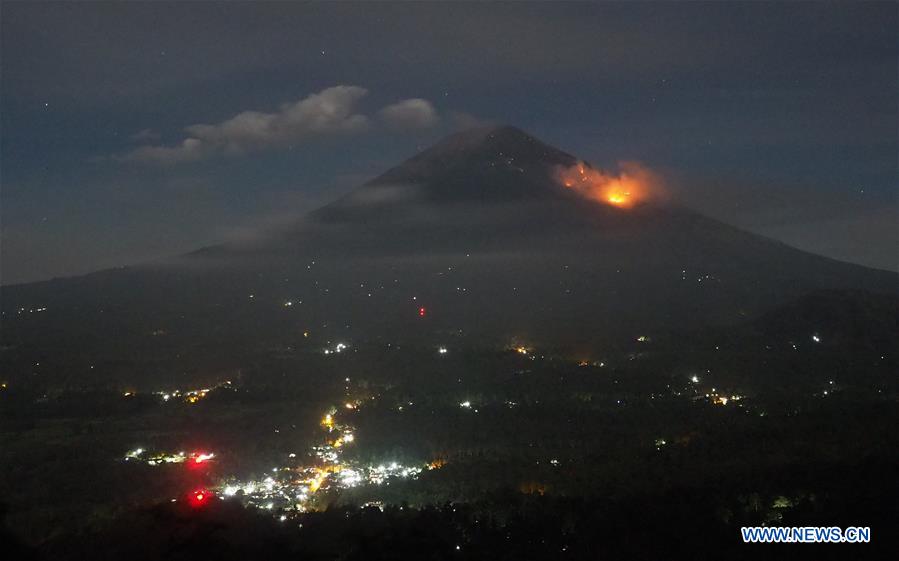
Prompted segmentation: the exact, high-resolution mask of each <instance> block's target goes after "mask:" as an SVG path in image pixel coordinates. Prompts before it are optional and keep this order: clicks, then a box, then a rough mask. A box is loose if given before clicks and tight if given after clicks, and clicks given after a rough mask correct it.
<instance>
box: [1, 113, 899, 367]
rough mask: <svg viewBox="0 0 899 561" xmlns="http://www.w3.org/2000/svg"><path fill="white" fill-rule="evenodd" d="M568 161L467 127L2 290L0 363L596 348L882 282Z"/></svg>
mask: <svg viewBox="0 0 899 561" xmlns="http://www.w3.org/2000/svg"><path fill="white" fill-rule="evenodd" d="M575 162H576V159H575V158H574V156H571V155H569V154H566V153H564V152H562V151H560V150H557V149H555V148H552V147H550V146H547V145H545V144H543V143H542V142H540V141H539V140H537V139H535V138H533V137H531V136H529V135H527V134H526V133H524V132H522V131H520V130H518V129H515V128H513V127H498V128H488V129H477V130H474V131H468V132H464V133H460V134H457V135H454V136H451V137H448V138H447V139H445V140H444V141H442V142H440V143H438V144H437V145H435V146H434V147H432V148H430V149H428V150H425V151H423V152H422V153H420V154H418V155H417V156H415V157H413V158H411V159H410V160H408V161H406V162H405V163H403V164H401V165H399V166H397V167H395V168H393V169H391V170H388V171H387V172H385V173H384V174H383V175H381V176H379V177H378V178H376V179H374V180H372V181H370V182H368V183H366V184H365V185H362V186H361V187H359V188H358V189H357V190H355V191H353V192H351V193H350V194H348V195H347V196H346V197H343V198H342V199H340V200H338V201H335V202H334V203H332V204H330V205H327V206H325V207H323V208H322V209H320V210H318V211H316V212H313V213H312V214H310V215H309V216H308V217H307V219H305V220H303V221H301V222H300V223H298V224H297V225H296V227H295V228H293V229H291V230H290V231H289V232H286V233H281V234H278V235H275V236H272V237H270V238H268V239H265V240H263V241H260V242H258V243H255V244H252V245H240V246H237V245H221V246H216V247H211V248H206V249H204V250H201V251H198V252H195V253H193V254H190V255H187V256H183V257H181V258H178V259H174V260H172V261H171V262H167V263H157V264H152V265H146V266H140V267H131V268H124V269H119V270H112V271H103V272H99V273H95V274H92V275H87V276H84V277H78V278H73V279H59V280H53V281H48V282H43V283H34V284H31V285H20V286H11V287H4V288H3V289H2V290H3V298H2V310H3V326H2V330H3V331H2V334H3V344H4V350H3V352H2V355H0V358H2V363H0V364H2V366H3V367H4V370H5V371H11V372H14V373H15V374H16V375H19V376H26V375H27V376H35V375H34V374H31V370H32V368H31V365H33V364H34V363H36V362H40V363H41V364H43V365H44V366H43V367H42V368H52V366H47V365H53V364H54V362H55V361H60V363H59V364H58V368H59V369H62V370H65V371H66V372H70V371H74V372H77V374H72V375H71V376H68V375H67V379H72V380H84V379H85V377H86V376H93V374H92V372H91V370H97V369H96V368H94V369H89V366H91V365H94V366H96V365H97V364H98V363H103V364H105V366H104V368H103V372H104V376H107V377H115V376H118V375H120V374H121V373H122V372H123V371H125V370H127V371H128V375H129V376H132V377H135V376H137V377H140V376H150V377H152V376H158V375H159V373H160V372H161V371H163V370H167V369H172V368H175V369H179V370H180V371H185V370H190V369H192V368H193V369H205V370H213V369H215V368H220V369H221V368H233V367H239V366H240V365H241V364H244V363H245V361H246V360H248V359H247V357H251V356H258V355H259V354H260V353H261V354H264V353H266V352H271V351H272V350H279V352H280V350H283V349H287V348H290V349H298V348H307V349H310V350H311V349H321V348H322V347H323V346H325V345H327V344H329V342H333V341H337V340H349V341H353V342H362V341H373V342H384V343H387V342H399V341H407V340H424V341H426V342H428V343H429V344H436V343H442V342H446V341H448V340H456V339H459V338H464V339H465V340H467V341H477V342H480V343H484V342H486V343H488V344H495V343H502V342H504V341H506V342H508V341H511V340H525V341H530V342H532V343H534V344H538V345H541V346H550V345H551V346H558V347H563V348H578V349H584V348H588V349H591V348H592V349H595V348H603V347H607V346H609V345H614V344H616V342H618V341H621V340H629V339H632V338H633V337H634V336H636V335H638V334H645V333H651V332H657V331H662V330H672V329H692V328H696V327H700V326H704V325H717V324H732V323H738V322H742V321H745V320H747V319H749V318H753V317H756V316H759V315H760V314H762V313H764V312H766V311H768V310H771V309H774V308H776V307H778V306H781V305H783V304H786V303H789V302H790V301H792V300H795V299H796V298H799V297H801V296H802V295H804V294H806V293H809V292H811V291H814V290H819V289H854V290H868V291H874V292H887V293H895V291H896V289H897V278H899V277H897V275H896V274H893V273H888V272H884V271H876V270H871V269H866V268H864V267H860V266H855V265H850V264H846V263H840V262H837V261H834V260H831V259H827V258H824V257H820V256H816V255H812V254H808V253H804V252H802V251H799V250H796V249H793V248H790V247H788V246H786V245H784V244H781V243H779V242H776V241H773V240H769V239H766V238H763V237H760V236H756V235H753V234H750V233H748V232H744V231H741V230H739V229H737V228H734V227H731V226H728V225H725V224H722V223H720V222H718V221H716V220H713V219H710V218H707V217H704V216H702V215H700V214H697V213H695V212H693V211H690V210H687V209H683V208H679V207H677V206H672V205H665V204H654V203H646V204H642V205H638V206H635V207H633V208H629V209H621V208H617V207H614V206H608V205H604V204H600V203H597V202H595V201H591V200H587V199H584V198H582V197H580V196H578V195H576V194H575V193H574V192H572V191H571V190H569V189H566V188H565V187H564V186H562V185H561V184H560V183H559V181H558V180H557V176H556V172H557V167H558V166H570V165H572V164H574V163H575ZM42 308H46V311H40V312H29V311H28V310H38V309H42ZM421 308H424V309H425V312H424V316H422V315H420V309H421ZM304 333H306V334H307V336H304V335H303V334H304ZM57 357H65V360H64V361H63V360H62V359H58V358H57ZM147 357H152V358H151V359H148V358H147ZM136 365H139V367H140V369H142V370H140V371H138V370H135V368H137V366H136ZM37 375H38V376H39V375H40V374H37ZM98 376H99V375H98Z"/></svg>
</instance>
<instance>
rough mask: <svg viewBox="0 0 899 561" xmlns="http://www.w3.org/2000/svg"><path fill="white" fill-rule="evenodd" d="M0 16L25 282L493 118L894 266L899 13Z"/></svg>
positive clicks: (223, 235)
mask: <svg viewBox="0 0 899 561" xmlns="http://www.w3.org/2000/svg"><path fill="white" fill-rule="evenodd" d="M0 9H2V13H0V16H2V20H0V21H2V66H0V71H2V80H0V83H2V86H0V87H2V282H3V283H4V284H7V283H18V282H25V281H32V280H40V279H46V278H50V277H54V276H66V275H73V274H80V273H85V272H89V271H93V270H97V269H101V268H105V267H111V266H116V265H121V264H129V263H137V262H141V261H145V260H148V259H154V258H159V257H163V256H169V255H173V254H178V253H182V252H185V251H189V250H192V249H195V248H197V247H200V246H203V245H207V244H210V243H214V242H216V241H222V240H228V239H234V238H240V237H241V236H247V235H251V234H252V233H253V232H255V231H257V230H258V229H260V228H263V229H264V228H267V227H271V226H274V225H278V224H283V223H285V222H288V221H290V220H294V219H296V218H297V217H299V216H301V215H302V214H304V213H305V212H307V211H309V210H311V209H314V208H315V207H317V206H319V205H320V204H322V203H324V202H327V201H330V200H332V199H334V198H336V197H337V196H339V195H340V194H342V193H345V192H346V191H348V190H350V189H352V188H353V187H354V186H356V185H358V184H360V183H362V182H363V181H364V180H365V179H367V178H370V177H372V176H374V175H376V174H378V173H379V172H381V171H383V170H385V169H386V168H387V167H390V166H392V165H394V164H396V163H398V162H399V161H401V160H403V159H405V158H406V157H408V156H410V155H412V154H414V153H415V152H416V151H417V150H420V149H421V148H423V147H426V146H428V145H429V144H431V143H433V142H434V141H436V140H437V139H439V138H440V137H442V136H443V135H445V134H447V133H449V132H451V131H454V130H458V129H460V128H464V127H467V126H471V125H473V124H477V123H483V122H488V123H490V122H495V123H508V124H513V125H516V126H518V127H521V128H523V129H525V130H527V131H528V132H530V133H532V134H534V135H535V136H537V137H538V138H540V139H542V140H544V141H545V142H547V143H549V144H553V145H555V146H558V147H559V148H561V149H563V150H566V151H568V152H571V153H573V154H575V155H577V156H579V157H581V158H584V159H586V160H589V161H590V162H592V163H594V164H598V165H601V166H609V167H615V166H616V164H617V162H619V161H625V160H627V161H639V162H642V163H643V164H644V165H645V166H648V167H649V168H651V169H653V170H655V171H656V172H657V173H660V174H661V175H663V176H664V177H665V178H666V181H667V183H668V185H669V189H670V190H671V192H672V195H673V197H674V198H675V199H676V200H677V201H678V202H680V203H683V204H686V205H688V206H691V207H693V208H696V209H698V210H700V211H702V212H705V213H707V214H709V215H711V216H714V217H716V218H719V219H721V220H723V221H726V222H729V223H732V224H736V225H738V226H741V227H744V228H746V229H748V230H751V231H753V232H758V233H761V234H764V235H767V236H771V237H774V238H777V239H779V240H782V241H784V242H786V243H789V244H791V245H794V246H796V247H799V248H801V249H805V250H808V251H812V252H815V253H821V254H824V255H828V256H831V257H835V258H838V259H843V260H847V261H852V262H856V263H861V264H865V265H869V266H875V267H880V268H886V269H892V270H897V269H899V263H897V259H896V247H899V245H897V244H899V232H897V228H899V226H897V224H899V216H897V214H899V201H897V186H899V171H897V154H899V140H897V122H899V121H897V117H899V115H897V103H899V102H897V100H899V96H897V87H899V78H897V74H899V36H897V35H899V34H897V29H899V27H897V24H899V22H897V6H896V4H895V3H886V2H884V3H877V4H873V3H872V4H860V3H854V4H849V3H845V4H836V3H826V4H824V3H822V4H815V3H790V4H769V3H751V4H750V3H745V4H742V3H723V2H720V3H709V4H702V3H676V4H675V3H668V4H653V3H637V4H582V3H578V4H549V3H547V4H490V5H485V4H431V3H402V4H377V5H371V4H367V5H353V4H341V5H336V4H316V5H300V4H287V3H268V4H262V3H252V4H251V3H239V4H238V3H213V2H202V3H200V2H193V3H182V4H165V3H140V4H138V3H124V4H111V3H109V4H107V3H65V4H62V3H59V4H57V3H40V4H37V3H24V2H22V3H18V2H3V4H2V8H0Z"/></svg>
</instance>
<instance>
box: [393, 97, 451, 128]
mask: <svg viewBox="0 0 899 561" xmlns="http://www.w3.org/2000/svg"><path fill="white" fill-rule="evenodd" d="M378 117H379V118H380V119H381V120H382V121H383V122H384V123H385V124H387V126H389V127H391V128H395V129H400V130H414V129H425V128H429V127H432V126H434V125H436V124H437V123H438V122H439V121H440V117H439V116H438V115H437V110H436V109H434V106H433V105H431V102H430V101H428V100H426V99H420V98H414V99H404V100H403V101H399V102H397V103H394V104H393V105H388V106H387V107H385V108H383V109H381V110H380V111H379V112H378Z"/></svg>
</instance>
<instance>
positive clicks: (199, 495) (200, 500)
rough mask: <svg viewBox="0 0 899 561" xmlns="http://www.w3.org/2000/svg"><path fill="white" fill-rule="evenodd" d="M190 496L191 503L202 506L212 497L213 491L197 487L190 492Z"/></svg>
mask: <svg viewBox="0 0 899 561" xmlns="http://www.w3.org/2000/svg"><path fill="white" fill-rule="evenodd" d="M188 498H189V499H190V503H191V505H193V506H201V505H203V504H204V503H206V502H208V501H209V499H211V498H212V491H209V490H208V489H197V490H195V491H193V492H192V493H190V495H189V497H188Z"/></svg>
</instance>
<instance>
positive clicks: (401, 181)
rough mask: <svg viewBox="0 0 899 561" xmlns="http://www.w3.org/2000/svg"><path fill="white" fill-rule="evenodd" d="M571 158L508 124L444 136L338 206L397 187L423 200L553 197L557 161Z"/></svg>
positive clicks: (557, 190) (561, 162) (556, 192)
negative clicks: (412, 192)
mask: <svg viewBox="0 0 899 561" xmlns="http://www.w3.org/2000/svg"><path fill="white" fill-rule="evenodd" d="M576 161H577V159H576V158H575V157H574V156H572V155H571V154H568V153H566V152H563V151H561V150H559V149H558V148H554V147H552V146H550V145H548V144H545V143H543V142H541V141H540V140H538V139H537V138H535V137H534V136H532V135H530V134H528V133H526V132H524V131H522V130H521V129H519V128H517V127H513V126H510V125H501V126H486V127H477V128H473V129H468V130H464V131H461V132H457V133H454V134H451V135H449V136H447V137H446V138H444V139H442V140H440V141H439V142H437V143H436V144H434V145H433V146H431V147H430V148H427V149H425V150H423V151H422V152H420V153H419V154H417V155H415V156H413V157H412V158H410V159H408V160H406V161H405V162H403V163H401V164H400V165H398V166H396V167H394V168H391V169H389V170H388V171H386V172H385V173H383V174H382V175H380V176H378V177H376V178H375V179H372V180H371V181H369V182H368V183H366V184H365V185H363V186H362V187H360V188H359V189H357V190H356V191H354V192H353V193H350V195H348V197H346V198H345V199H343V200H341V201H340V202H339V203H342V204H339V205H338V206H344V205H345V204H347V203H349V204H353V203H356V202H360V201H369V200H382V197H379V196H377V193H378V190H383V189H384V188H390V189H396V188H398V187H402V188H404V189H406V190H407V192H408V191H410V190H411V191H414V194H415V198H416V199H418V200H424V201H434V202H436V201H457V202H461V201H482V202H486V201H504V200H517V199H543V198H547V197H557V196H559V195H560V191H562V190H561V189H560V188H559V186H558V185H557V181H556V180H555V173H556V168H557V166H570V165H572V164H574V163H575V162H576Z"/></svg>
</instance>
